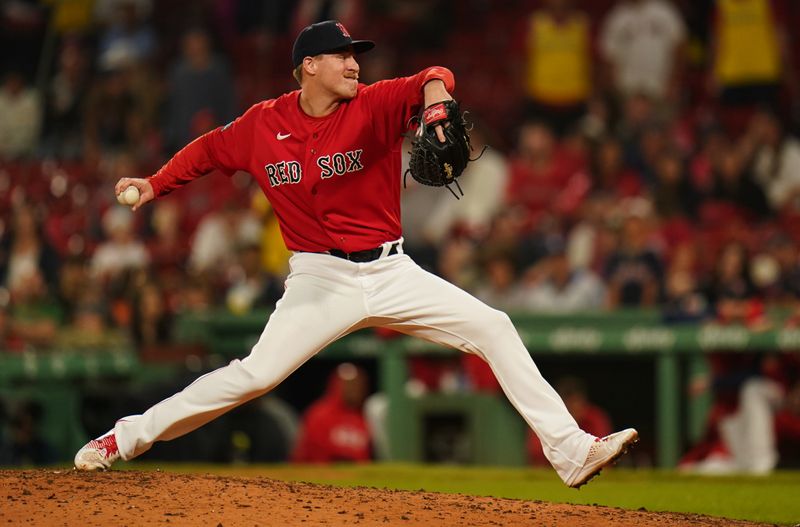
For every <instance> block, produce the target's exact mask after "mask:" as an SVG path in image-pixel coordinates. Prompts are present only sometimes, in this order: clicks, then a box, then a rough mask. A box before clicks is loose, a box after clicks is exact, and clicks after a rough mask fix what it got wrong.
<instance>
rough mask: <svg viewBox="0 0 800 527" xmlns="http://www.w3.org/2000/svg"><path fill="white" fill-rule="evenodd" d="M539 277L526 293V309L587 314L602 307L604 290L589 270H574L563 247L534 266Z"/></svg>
mask: <svg viewBox="0 0 800 527" xmlns="http://www.w3.org/2000/svg"><path fill="white" fill-rule="evenodd" d="M536 267H538V268H539V270H538V271H539V273H538V274H539V276H538V278H537V280H536V282H535V283H534V284H533V285H531V286H529V287H528V288H527V291H526V292H525V300H524V304H525V307H526V308H527V309H529V310H531V311H536V312H551V313H568V312H574V311H589V310H593V309H599V308H602V307H603V306H604V305H605V296H606V292H605V286H604V285H603V282H602V281H601V280H600V278H599V277H598V276H596V275H595V274H594V273H593V272H592V271H591V270H589V269H574V268H572V266H571V265H570V262H569V258H568V257H567V252H566V247H565V246H564V245H563V244H559V245H557V246H555V247H554V248H553V249H552V251H551V254H550V255H549V256H547V257H546V258H545V259H544V260H543V261H541V262H540V263H539V264H537V265H536Z"/></svg>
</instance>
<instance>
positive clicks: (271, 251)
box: [252, 192, 292, 276]
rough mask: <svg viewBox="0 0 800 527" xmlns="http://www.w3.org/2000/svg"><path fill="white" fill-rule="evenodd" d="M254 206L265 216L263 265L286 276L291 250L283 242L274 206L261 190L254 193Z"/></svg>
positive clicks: (254, 208) (262, 240) (262, 238)
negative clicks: (273, 209)
mask: <svg viewBox="0 0 800 527" xmlns="http://www.w3.org/2000/svg"><path fill="white" fill-rule="evenodd" d="M252 208H253V210H255V211H256V212H257V213H258V214H260V215H261V216H262V218H263V222H264V223H263V227H262V229H261V265H262V266H263V267H264V270H265V271H267V272H268V273H271V274H274V275H276V276H286V274H287V273H288V272H289V265H288V264H289V257H290V256H292V253H291V251H289V250H288V249H287V248H286V244H285V243H284V242H283V235H282V234H281V229H280V226H279V225H278V218H277V217H276V216H275V214H274V213H273V212H272V206H271V205H270V203H269V201H267V198H266V197H265V196H264V194H262V193H261V192H257V193H255V194H254V195H253V201H252Z"/></svg>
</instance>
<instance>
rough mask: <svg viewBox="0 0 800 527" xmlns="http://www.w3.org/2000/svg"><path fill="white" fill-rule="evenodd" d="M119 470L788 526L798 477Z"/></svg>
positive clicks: (796, 516)
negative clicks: (570, 483)
mask: <svg viewBox="0 0 800 527" xmlns="http://www.w3.org/2000/svg"><path fill="white" fill-rule="evenodd" d="M121 468H130V469H139V470H151V469H156V468H159V469H161V470H165V471H174V472H184V473H213V474H219V475H230V476H245V477H247V476H250V477H255V476H264V477H270V478H275V479H280V480H285V481H308V482H314V483H327V484H331V485H338V486H362V485H363V486H369V487H379V488H383V487H386V488H392V489H406V490H419V489H424V490H426V491H434V492H457V493H464V494H473V495H481V496H495V497H504V498H517V499H526V500H544V501H552V502H561V503H580V504H598V505H607V506H611V507H622V508H626V509H639V508H640V507H644V508H645V509H647V510H648V511H671V512H688V513H699V514H709V515H712V516H722V517H726V518H734V519H742V520H751V521H758V522H769V523H778V524H784V525H794V524H797V523H800V472H777V473H775V474H773V475H771V476H768V477H744V476H737V477H702V476H688V475H682V474H677V473H675V472H670V471H654V470H622V469H615V470H609V471H606V472H605V473H603V474H602V475H601V476H600V477H599V478H597V479H595V480H592V482H591V483H590V484H588V485H587V486H585V487H583V488H582V489H581V490H574V489H569V488H566V487H565V486H564V485H563V484H562V483H561V481H560V480H559V479H558V478H557V476H556V475H555V473H554V472H553V471H552V470H544V469H529V468H508V469H506V468H477V467H455V466H441V465H408V464H372V465H360V466H359V465H334V466H295V465H256V466H227V465H181V464H155V463H138V462H134V463H127V464H121Z"/></svg>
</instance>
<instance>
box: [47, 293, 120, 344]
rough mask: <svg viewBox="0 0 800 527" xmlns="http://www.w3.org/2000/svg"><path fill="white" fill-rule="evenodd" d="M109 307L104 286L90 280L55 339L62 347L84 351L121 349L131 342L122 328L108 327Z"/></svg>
mask: <svg viewBox="0 0 800 527" xmlns="http://www.w3.org/2000/svg"><path fill="white" fill-rule="evenodd" d="M108 318H109V309H108V305H107V301H106V298H105V296H104V292H103V290H102V289H101V288H100V286H99V285H98V284H96V283H93V282H91V281H88V282H84V283H83V289H82V290H81V291H80V296H79V298H78V301H77V303H76V304H75V307H74V309H73V310H72V316H71V318H70V319H69V323H68V324H67V325H66V326H62V327H61V328H60V330H59V333H58V337H57V340H56V346H57V347H58V349H60V350H69V349H73V350H75V349H77V350H81V351H108V350H118V349H120V348H123V347H125V346H126V345H128V343H129V341H128V340H126V339H125V338H124V337H123V336H122V335H121V334H120V332H119V331H117V330H115V329H113V328H111V327H109V324H108Z"/></svg>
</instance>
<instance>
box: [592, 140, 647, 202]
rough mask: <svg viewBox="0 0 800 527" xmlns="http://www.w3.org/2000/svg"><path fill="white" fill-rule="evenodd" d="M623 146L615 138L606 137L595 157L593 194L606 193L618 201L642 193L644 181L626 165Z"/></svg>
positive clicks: (596, 148) (596, 150)
mask: <svg viewBox="0 0 800 527" xmlns="http://www.w3.org/2000/svg"><path fill="white" fill-rule="evenodd" d="M623 154H624V152H623V149H622V144H621V143H620V141H619V140H618V139H617V138H615V137H614V136H605V137H603V138H602V139H601V140H600V141H599V142H598V144H597V146H596V147H595V149H594V155H593V169H592V176H593V185H592V192H593V193H605V194H608V195H610V196H613V197H614V198H617V199H622V198H631V197H634V196H639V195H640V194H641V193H642V181H641V178H640V177H639V174H637V173H636V172H635V171H633V170H631V169H630V168H629V167H628V166H626V165H625V158H624V155H623Z"/></svg>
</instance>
